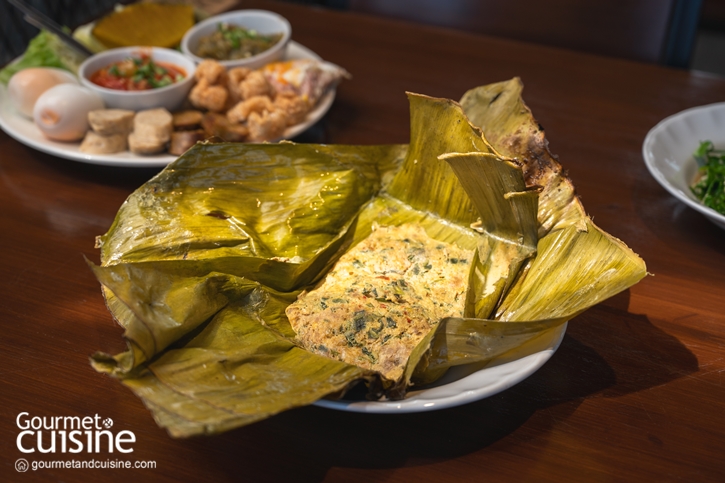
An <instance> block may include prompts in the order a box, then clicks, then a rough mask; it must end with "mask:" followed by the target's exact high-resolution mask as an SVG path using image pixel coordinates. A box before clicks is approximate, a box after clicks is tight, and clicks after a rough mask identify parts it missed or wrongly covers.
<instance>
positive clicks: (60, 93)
mask: <svg viewBox="0 0 725 483" xmlns="http://www.w3.org/2000/svg"><path fill="white" fill-rule="evenodd" d="M104 107H105V106H104V104H103V100H102V99H101V96H99V95H98V94H96V93H95V92H93V91H91V90H90V89H87V88H85V87H82V86H79V85H76V84H59V85H57V86H54V87H51V88H50V89H48V90H47V91H45V92H44V93H43V94H41V95H40V97H39V98H38V100H37V101H36V103H35V108H34V109H33V120H34V121H35V125H36V126H38V129H40V130H41V131H42V133H43V134H45V135H46V136H47V137H48V138H50V139H53V140H56V141H78V140H79V139H81V138H82V137H83V136H85V134H86V132H87V131H88V129H89V125H88V113H89V112H91V111H95V110H97V109H103V108H104Z"/></svg>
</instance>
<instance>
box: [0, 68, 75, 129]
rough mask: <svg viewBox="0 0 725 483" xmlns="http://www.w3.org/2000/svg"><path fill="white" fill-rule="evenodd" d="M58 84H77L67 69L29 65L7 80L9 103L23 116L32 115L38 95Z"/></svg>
mask: <svg viewBox="0 0 725 483" xmlns="http://www.w3.org/2000/svg"><path fill="white" fill-rule="evenodd" d="M58 84H78V79H76V77H75V76H74V75H73V74H71V73H70V72H68V71H65V70H63V69H55V68H53V67H30V68H28V69H23V70H21V71H19V72H16V73H15V74H14V75H13V76H12V77H11V78H10V81H9V82H8V98H9V100H10V104H11V105H12V106H13V107H14V108H15V110H17V111H18V112H19V113H20V114H22V115H23V116H25V117H33V107H35V102H36V101H37V100H38V97H40V95H41V94H42V93H43V92H45V91H47V90H48V89H50V88H51V87H54V86H57V85H58Z"/></svg>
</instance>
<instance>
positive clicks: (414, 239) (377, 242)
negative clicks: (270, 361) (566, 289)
mask: <svg viewBox="0 0 725 483" xmlns="http://www.w3.org/2000/svg"><path fill="white" fill-rule="evenodd" d="M472 257H473V252H472V251H469V250H463V249H461V248H459V247H457V246H456V245H453V244H450V243H443V242H440V241H437V240H435V239H433V238H430V237H429V236H428V235H427V234H426V232H425V230H424V229H423V228H422V227H420V226H419V225H415V224H405V225H401V226H391V227H377V228H376V229H374V230H373V232H372V234H371V235H370V236H369V237H368V238H366V239H364V240H363V241H361V242H360V243H359V244H358V245H356V246H355V247H354V248H353V249H351V250H350V251H349V252H347V253H346V254H345V255H343V256H342V257H341V258H340V260H339V261H338V262H337V264H336V265H335V267H334V268H333V269H332V270H331V271H330V272H329V273H328V274H327V277H326V278H325V280H324V281H323V283H322V284H321V285H320V286H318V287H317V288H316V289H314V290H312V291H310V292H304V293H302V294H301V295H300V297H299V298H298V300H297V301H296V302H294V303H293V304H291V305H290V306H289V307H288V308H287V310H286V313H287V317H288V318H289V320H290V324H291V325H292V328H293V329H294V331H295V332H296V334H297V341H298V342H299V343H300V344H301V345H302V347H304V348H305V349H307V350H308V351H311V352H314V353H317V354H320V355H323V356H327V357H330V358H333V359H337V360H340V361H343V362H347V363H348V364H353V365H356V366H358V367H361V368H364V369H368V370H372V371H375V372H378V373H380V375H381V376H382V377H383V378H385V379H387V380H390V381H394V382H397V381H399V380H400V379H401V378H402V377H403V372H404V369H405V365H406V363H407V362H408V359H409V357H410V354H411V352H412V351H413V349H414V348H415V346H416V345H417V344H418V343H419V342H420V341H421V340H422V339H423V337H425V335H426V334H428V333H429V332H430V331H431V330H433V329H434V328H435V327H436V326H437V324H438V322H440V321H441V320H442V319H444V318H446V317H462V316H463V310H464V307H465V299H466V292H467V287H468V274H469V269H470V267H471V259H472Z"/></svg>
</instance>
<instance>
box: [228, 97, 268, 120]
mask: <svg viewBox="0 0 725 483" xmlns="http://www.w3.org/2000/svg"><path fill="white" fill-rule="evenodd" d="M273 110H275V109H274V105H273V104H272V100H271V99H270V98H269V97H267V96H254V97H250V98H248V99H245V100H243V101H240V102H238V103H237V105H235V106H234V107H232V108H231V109H229V110H228V111H227V119H229V122H237V123H241V122H245V121H246V120H247V119H248V118H249V115H250V114H251V113H253V112H256V113H257V114H260V115H264V113H265V112H271V111H273Z"/></svg>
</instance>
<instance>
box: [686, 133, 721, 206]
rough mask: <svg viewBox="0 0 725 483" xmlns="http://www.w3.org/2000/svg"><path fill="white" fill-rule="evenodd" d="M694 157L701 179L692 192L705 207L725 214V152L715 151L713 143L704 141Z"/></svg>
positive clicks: (694, 185)
mask: <svg viewBox="0 0 725 483" xmlns="http://www.w3.org/2000/svg"><path fill="white" fill-rule="evenodd" d="M694 156H695V160H696V161H697V164H698V165H699V166H700V177H699V179H698V180H697V181H696V182H695V184H693V185H692V192H693V193H694V194H695V196H697V198H698V199H699V200H700V201H702V204H703V205H705V206H707V207H710V208H712V209H713V210H715V211H717V212H718V213H722V214H725V151H723V150H719V149H715V146H714V145H713V144H712V142H711V141H703V142H701V143H700V147H699V148H697V151H695V153H694Z"/></svg>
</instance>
